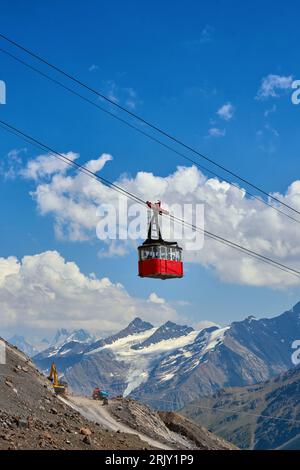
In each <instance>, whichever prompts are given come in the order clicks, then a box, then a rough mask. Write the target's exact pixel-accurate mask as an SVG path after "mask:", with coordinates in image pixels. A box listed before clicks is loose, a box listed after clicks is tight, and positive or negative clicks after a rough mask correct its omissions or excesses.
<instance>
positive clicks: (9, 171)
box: [0, 147, 27, 179]
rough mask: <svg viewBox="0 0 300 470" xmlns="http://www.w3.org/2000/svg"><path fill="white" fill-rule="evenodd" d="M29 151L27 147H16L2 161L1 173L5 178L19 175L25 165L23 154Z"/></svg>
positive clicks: (0, 163) (0, 164)
mask: <svg viewBox="0 0 300 470" xmlns="http://www.w3.org/2000/svg"><path fill="white" fill-rule="evenodd" d="M26 153H27V148H26V147H24V148H15V149H13V150H11V151H10V152H8V154H7V155H5V157H4V158H3V159H1V161H0V175H2V176H3V177H4V179H14V178H16V177H17V176H18V175H19V172H20V170H21V168H22V166H23V159H22V157H23V155H24V154H26Z"/></svg>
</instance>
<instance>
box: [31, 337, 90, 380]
mask: <svg viewBox="0 0 300 470" xmlns="http://www.w3.org/2000/svg"><path fill="white" fill-rule="evenodd" d="M93 342H95V338H94V336H92V335H90V333H88V332H87V331H85V330H83V329H80V330H74V331H68V330H66V329H64V328H62V329H60V330H58V331H57V332H56V334H55V336H54V338H53V340H52V341H51V343H50V346H49V347H48V348H47V349H45V350H43V351H41V352H40V353H38V354H37V355H35V356H34V361H36V363H38V364H39V366H40V367H41V369H42V370H44V371H45V370H47V369H49V367H50V365H51V363H52V362H53V360H54V359H55V361H56V362H58V361H59V360H60V361H59V362H61V363H62V364H63V368H65V367H67V366H70V365H72V364H73V363H74V362H76V360H77V359H78V358H80V356H81V355H82V354H83V352H84V351H85V350H86V348H87V347H88V345H89V344H91V343H93Z"/></svg>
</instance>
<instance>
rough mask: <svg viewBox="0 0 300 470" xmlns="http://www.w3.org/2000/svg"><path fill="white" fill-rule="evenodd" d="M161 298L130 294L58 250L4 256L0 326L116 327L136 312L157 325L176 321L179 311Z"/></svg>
mask: <svg viewBox="0 0 300 470" xmlns="http://www.w3.org/2000/svg"><path fill="white" fill-rule="evenodd" d="M151 295H152V296H153V295H154V296H155V295H156V294H151ZM150 297H151V296H150ZM155 299H156V302H155ZM158 300H161V299H159V297H152V301H151V302H149V301H147V300H143V299H140V298H136V297H132V296H130V295H129V294H128V292H127V291H126V290H125V289H124V287H123V286H122V285H121V284H118V283H112V282H111V281H110V280H109V279H108V278H102V279H100V278H97V277H96V276H95V275H90V276H86V275H84V274H83V273H82V272H81V271H80V269H79V267H78V266H77V265H76V264H75V263H74V262H67V261H66V260H65V259H64V258H63V257H62V256H61V255H60V254H59V253H58V252H56V251H47V252H43V253H40V254H37V255H34V256H24V258H23V259H22V260H18V259H17V258H15V257H9V258H0V304H1V329H5V328H7V329H9V328H11V329H12V328H15V327H16V326H17V327H18V328H20V329H29V330H30V331H38V330H47V331H49V330H56V329H57V328H60V327H67V328H68V329H72V328H87V329H89V330H101V331H112V330H117V329H119V328H122V327H124V326H125V325H127V324H128V322H130V321H131V320H132V319H133V318H134V317H136V316H141V317H142V318H143V319H146V320H149V321H151V322H153V323H155V324H160V323H162V322H163V321H166V320H169V319H170V318H172V319H174V320H175V321H176V320H178V318H177V314H176V312H175V310H174V309H173V308H172V307H170V306H169V305H168V303H167V302H165V301H164V302H159V301H158ZM157 304H159V307H158V305H157Z"/></svg>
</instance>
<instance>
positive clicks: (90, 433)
mask: <svg viewBox="0 0 300 470" xmlns="http://www.w3.org/2000/svg"><path fill="white" fill-rule="evenodd" d="M2 359H3V357H2ZM178 420H179V421H181V422H182V426H181V427H180V428H178V429H177V430H176V429H172V427H173V421H174V419H173V416H171V415H170V416H169V414H168V413H167V414H166V413H164V414H163V417H161V416H160V415H159V414H158V413H157V412H155V411H152V410H151V409H150V408H149V407H148V406H145V405H143V404H141V403H137V402H135V401H134V400H131V399H124V398H122V397H115V398H114V399H110V400H109V404H108V405H107V406H103V404H102V403H101V402H99V401H95V400H92V399H91V398H87V397H80V396H77V397H74V396H71V395H68V396H66V397H60V398H59V397H57V396H56V395H55V394H54V393H53V389H52V385H51V383H50V382H49V381H48V380H47V379H46V377H45V376H44V375H43V374H41V373H40V372H39V371H38V370H37V369H36V367H35V366H34V365H33V363H32V362H31V360H30V359H29V358H28V357H27V356H25V355H24V354H23V353H21V352H20V351H19V350H18V349H17V348H15V347H13V346H12V345H10V344H8V343H6V362H5V364H1V365H0V450H5V449H62V450H63V449H79V450H84V449H111V450H121V449H207V450H209V449H216V450H217V449H222V450H231V449H233V448H234V446H232V445H231V444H229V443H227V442H225V440H223V439H220V438H218V437H216V436H214V435H213V434H212V433H210V432H208V431H207V430H206V429H204V428H202V427H200V426H199V425H197V424H195V423H192V422H191V421H190V420H188V419H186V418H184V417H180V416H179V415H177V417H176V421H177V422H178Z"/></svg>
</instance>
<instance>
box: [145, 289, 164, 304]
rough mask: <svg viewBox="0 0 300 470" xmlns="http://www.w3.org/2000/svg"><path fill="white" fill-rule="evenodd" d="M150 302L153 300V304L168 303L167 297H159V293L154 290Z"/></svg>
mask: <svg viewBox="0 0 300 470" xmlns="http://www.w3.org/2000/svg"><path fill="white" fill-rule="evenodd" d="M148 302H152V303H153V304H159V305H162V304H165V303H166V301H165V299H163V298H162V297H158V295H157V294H156V293H155V292H152V293H151V294H150V295H149V298H148Z"/></svg>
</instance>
